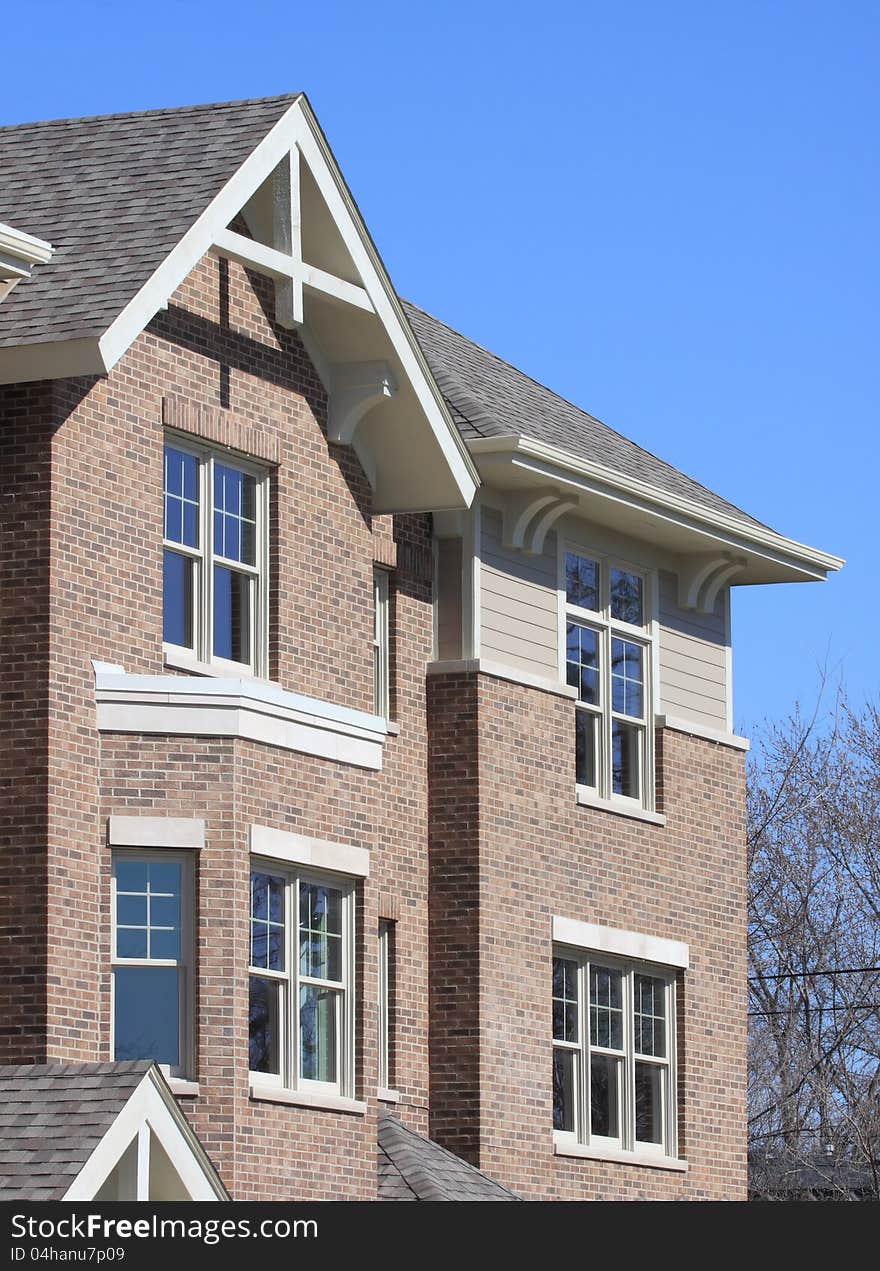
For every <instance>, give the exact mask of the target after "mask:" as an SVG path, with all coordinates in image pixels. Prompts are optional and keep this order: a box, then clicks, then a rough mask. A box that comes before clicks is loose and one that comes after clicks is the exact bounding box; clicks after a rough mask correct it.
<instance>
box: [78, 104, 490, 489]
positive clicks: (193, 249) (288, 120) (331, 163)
mask: <svg viewBox="0 0 880 1271" xmlns="http://www.w3.org/2000/svg"><path fill="white" fill-rule="evenodd" d="M294 148H296V149H297V150H298V151H299V154H300V156H301V158H303V159H304V160H305V162H306V163H307V164H308V165H309V169H310V170H311V174H312V177H313V178H314V180H315V183H316V185H317V186H318V190H319V192H320V194H321V197H322V198H323V200H324V203H325V204H326V206H327V209H328V211H329V213H330V215H331V217H332V218H333V220H334V223H335V225H336V228H337V230H338V231H339V234H340V235H341V237H342V240H343V243H344V245H345V247H346V249H347V251H348V253H349V255H350V257H351V259H352V262H353V264H354V266H355V269H356V270H357V271H358V273H359V275H360V278H361V282H362V284H363V290H364V291H365V292H366V294H367V296H368V297H369V300H370V302H371V304H372V307H373V309H374V310H375V312H376V314H377V316H378V318H379V320H380V321H381V322H382V325H383V326H384V328H385V331H386V333H387V335H388V338H389V340H390V341H391V344H392V346H393V348H394V351H395V353H396V355H397V357H398V358H399V360H400V363H401V365H402V367H403V369H404V372H405V374H406V376H407V378H408V379H409V381H410V383H411V385H412V388H413V391H414V392H415V395H416V397H417V399H418V401H419V404H420V406H421V408H422V410H423V411H424V414H425V418H426V419H427V422H428V425H429V427H430V429H431V431H432V433H433V435H434V437H435V439H436V441H437V444H438V445H439V447H440V450H441V452H442V454H443V457H444V459H445V461H446V464H447V466H448V468H449V470H450V473H451V475H452V477H453V479H454V482H455V485H456V487H457V488H458V490H459V491H460V492H461V495H462V498H463V500H464V501H465V502H466V503H467V504H469V503H470V502H471V500H472V499H473V496H474V493H475V492H476V489H477V486H478V484H479V477H478V475H477V471H476V468H475V466H474V463H473V461H472V459H471V458H470V455H469V454H468V451H467V448H466V446H465V445H464V443H463V442H462V440H461V438H460V436H459V434H458V431H457V429H456V427H455V424H454V423H453V421H452V418H451V416H450V415H449V412H448V409H447V407H446V404H445V402H444V400H443V397H442V394H441V393H440V390H439V388H438V387H437V384H436V383H435V381H434V378H433V375H432V374H431V372H430V369H429V368H428V364H427V362H426V361H425V358H424V355H423V353H422V351H421V349H420V348H419V346H418V343H417V341H416V339H415V336H414V335H413V333H412V329H411V328H410V325H409V322H408V321H407V319H406V316H405V315H404V313H403V309H402V308H401V305H400V302H399V300H398V299H397V296H396V294H395V292H394V289H393V287H392V286H391V282H390V280H389V278H388V275H387V273H386V271H385V268H384V266H383V264H382V262H381V259H380V257H379V254H378V252H377V251H376V249H375V247H374V245H373V243H372V241H371V239H370V236H369V233H368V231H367V229H366V226H365V225H364V223H363V221H362V220H361V217H360V214H359V212H358V210H357V207H356V205H355V203H354V200H353V199H352V197H351V194H350V193H349V191H348V189H347V187H346V185H345V181H344V179H343V177H342V174H341V172H340V171H339V168H338V165H337V164H336V161H335V159H334V158H333V155H332V153H331V151H330V148H329V146H328V145H327V143H326V140H325V139H324V137H323V134H322V133H321V130H320V127H319V125H318V122H317V120H316V118H315V116H314V114H313V112H312V110H311V107H310V106H309V104H308V102H307V101H306V98H305V97H304V96H299V97H297V98H296V100H295V101H294V102H292V103H291V105H290V106H289V107H288V109H287V110H286V111H285V112H284V114H283V115H282V116H281V118H280V119H279V120H278V122H277V123H276V124H274V125H273V127H272V128H271V129H270V130H269V132H268V133H267V134H266V136H265V137H264V138H263V139H262V141H260V142H259V144H258V145H257V146H256V147H255V149H254V150H253V151H252V152H251V154H250V155H248V157H247V159H245V161H244V163H243V164H242V165H241V167H240V168H238V170H237V171H236V172H235V173H234V174H233V175H232V176H231V177H230V179H229V180H228V181H227V183H226V185H225V186H224V187H223V189H222V190H221V191H220V192H219V194H217V195H216V196H215V198H214V199H213V200H212V201H211V203H210V204H209V205H208V207H207V208H206V209H205V210H204V212H203V213H202V214H201V216H199V218H198V220H196V222H195V223H194V224H193V225H192V226H191V227H190V229H189V230H187V232H186V233H185V234H184V236H183V238H181V240H180V242H179V243H178V244H177V245H176V246H175V247H174V248H173V249H172V250H171V252H169V254H168V255H167V256H166V257H165V259H164V261H163V262H162V264H161V265H159V267H158V268H157V269H156V270H155V272H154V273H153V274H152V276H151V277H150V278H149V279H148V280H147V282H146V283H144V285H143V286H142V287H141V289H140V291H139V292H138V293H137V295H136V296H134V297H133V298H132V300H130V301H129V303H128V304H127V305H126V306H125V308H124V309H123V310H122V312H121V313H120V314H119V315H118V317H117V318H115V319H114V321H113V322H112V323H111V325H110V326H109V327H108V329H107V330H106V331H105V332H104V334H103V336H102V337H101V339H100V341H99V348H100V352H101V358H102V360H103V363H104V367H105V369H106V370H107V371H109V370H111V369H112V367H113V366H115V364H116V363H117V362H118V360H119V358H120V357H122V355H123V354H124V353H125V352H126V350H127V349H128V348H129V347H130V346H131V344H132V343H133V342H134V340H135V339H136V338H137V336H138V335H139V334H140V333H141V331H142V330H143V329H144V327H145V326H146V325H147V323H148V322H150V320H151V319H152V318H153V317H154V315H155V314H156V313H157V312H158V311H159V309H161V308H162V306H163V305H165V304H167V303H168V300H169V298H170V297H171V295H173V293H174V292H175V291H176V290H177V288H178V287H179V286H180V284H181V283H182V282H183V280H184V279H185V278H186V276H187V275H188V274H189V273H190V272H191V270H192V269H193V268H194V267H195V265H196V264H197V263H198V261H200V260H201V259H202V257H203V256H204V255H205V254H206V253H207V252H208V251H209V250H210V249H211V248H212V247H213V246H214V244H215V243H216V242H217V241H218V239H220V240H221V241H224V240H225V237H228V233H229V231H228V229H227V227H228V225H229V223H230V222H231V221H232V219H233V218H234V217H235V216H236V215H237V214H238V213H239V212H240V211H241V209H242V208H243V207H244V206H245V204H246V203H247V202H248V200H249V199H250V198H251V197H252V196H253V195H254V194H255V193H256V191H257V190H258V189H259V187H260V186H261V185H262V184H263V182H264V181H266V180H267V179H268V178H269V176H270V175H271V174H272V172H273V171H274V170H275V168H276V167H277V166H278V164H279V163H280V162H281V160H282V159H283V158H284V157H285V155H287V154H289V153H290V151H291V150H292V149H294ZM255 246H256V245H255ZM268 250H270V251H273V250H277V249H268ZM309 269H310V271H311V273H312V274H315V275H317V274H318V273H321V275H322V280H323V282H324V283H326V282H327V279H328V278H329V275H323V273H322V271H316V270H315V269H314V267H309ZM304 281H305V282H306V283H308V278H306V279H304ZM331 281H333V280H331ZM349 287H350V290H351V292H352V294H353V293H355V292H356V291H359V290H360V289H359V288H355V287H354V286H352V285H351V284H349ZM350 298H351V297H349V299H350Z"/></svg>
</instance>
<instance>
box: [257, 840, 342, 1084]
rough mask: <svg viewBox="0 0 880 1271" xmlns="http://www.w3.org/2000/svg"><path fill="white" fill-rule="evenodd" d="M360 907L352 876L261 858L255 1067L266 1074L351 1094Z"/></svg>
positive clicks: (265, 1076)
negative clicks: (356, 907) (355, 918)
mask: <svg viewBox="0 0 880 1271" xmlns="http://www.w3.org/2000/svg"><path fill="white" fill-rule="evenodd" d="M353 915H354V895H353V890H352V886H351V884H348V883H343V882H339V881H334V880H331V879H328V878H323V877H320V876H312V875H309V874H304V873H300V872H298V871H297V872H292V871H289V870H287V869H284V868H282V867H279V866H278V865H276V864H274V863H271V862H265V863H262V862H260V863H256V864H255V865H254V867H253V869H252V872H251V909H250V998H249V1012H248V1014H249V1033H250V1042H249V1047H250V1057H249V1067H250V1071H251V1073H252V1074H256V1075H258V1076H259V1078H260V1080H261V1081H262V1082H264V1083H265V1082H266V1081H268V1082H270V1083H275V1084H277V1085H279V1086H282V1087H285V1088H287V1089H312V1090H316V1091H317V1090H323V1091H325V1092H328V1093H333V1094H340V1095H349V1094H351V1091H352V1086H353V1069H354V1001H353V992H352V979H353V971H352V967H353V930H352V928H353Z"/></svg>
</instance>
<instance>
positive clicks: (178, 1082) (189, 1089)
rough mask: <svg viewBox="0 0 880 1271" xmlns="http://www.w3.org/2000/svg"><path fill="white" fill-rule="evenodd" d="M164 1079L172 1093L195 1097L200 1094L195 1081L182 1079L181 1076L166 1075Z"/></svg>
mask: <svg viewBox="0 0 880 1271" xmlns="http://www.w3.org/2000/svg"><path fill="white" fill-rule="evenodd" d="M165 1080H166V1081H167V1082H168V1085H169V1087H170V1089H171V1093H172V1094H176V1095H182V1096H187V1097H189V1098H195V1097H196V1096H197V1095H199V1094H201V1089H200V1087H199V1083H198V1082H197V1081H184V1079H183V1078H182V1077H166V1078H165Z"/></svg>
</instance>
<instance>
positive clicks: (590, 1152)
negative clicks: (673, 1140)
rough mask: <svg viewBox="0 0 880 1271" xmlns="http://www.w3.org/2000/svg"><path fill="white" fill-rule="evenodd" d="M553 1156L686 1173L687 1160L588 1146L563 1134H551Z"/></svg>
mask: <svg viewBox="0 0 880 1271" xmlns="http://www.w3.org/2000/svg"><path fill="white" fill-rule="evenodd" d="M553 1154H554V1156H571V1157H578V1158H579V1159H580V1160H584V1161H613V1162H614V1163H615V1164H618V1165H638V1166H641V1167H642V1168H643V1169H644V1168H647V1169H662V1170H671V1171H672V1172H673V1173H676V1174H686V1173H687V1168H688V1163H687V1161H682V1160H679V1159H678V1157H675V1156H660V1155H657V1154H655V1153H654V1152H639V1151H636V1152H623V1151H620V1152H617V1151H615V1150H614V1148H608V1147H590V1146H589V1144H587V1143H577V1142H576V1141H575V1140H574V1139H570V1138H567V1137H566V1136H564V1135H560V1134H554V1136H553Z"/></svg>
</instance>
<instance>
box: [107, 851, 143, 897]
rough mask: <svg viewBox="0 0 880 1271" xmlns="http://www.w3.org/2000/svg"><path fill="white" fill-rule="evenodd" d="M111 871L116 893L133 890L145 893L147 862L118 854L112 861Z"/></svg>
mask: <svg viewBox="0 0 880 1271" xmlns="http://www.w3.org/2000/svg"><path fill="white" fill-rule="evenodd" d="M113 873H114V875H115V877H116V894H117V896H118V895H119V893H120V892H135V893H142V894H146V890H147V862H146V861H138V860H134V859H132V858H131V857H125V856H120V857H118V858H117V859H116V860H114V862H113Z"/></svg>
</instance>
